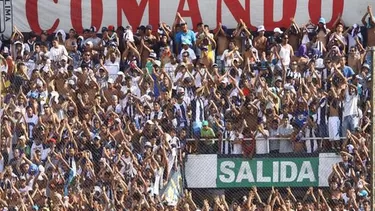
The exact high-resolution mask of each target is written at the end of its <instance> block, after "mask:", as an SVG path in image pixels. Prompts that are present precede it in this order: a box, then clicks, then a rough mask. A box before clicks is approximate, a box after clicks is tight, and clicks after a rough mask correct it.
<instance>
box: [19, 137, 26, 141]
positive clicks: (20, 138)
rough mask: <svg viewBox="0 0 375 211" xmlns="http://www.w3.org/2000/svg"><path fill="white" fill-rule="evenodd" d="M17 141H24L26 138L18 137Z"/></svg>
mask: <svg viewBox="0 0 375 211" xmlns="http://www.w3.org/2000/svg"><path fill="white" fill-rule="evenodd" d="M18 140H26V137H25V136H20V137H18Z"/></svg>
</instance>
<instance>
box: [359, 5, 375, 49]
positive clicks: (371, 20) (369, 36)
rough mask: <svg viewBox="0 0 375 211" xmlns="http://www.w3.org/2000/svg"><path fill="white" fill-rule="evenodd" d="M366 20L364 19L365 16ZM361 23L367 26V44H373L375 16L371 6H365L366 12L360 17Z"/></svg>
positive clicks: (374, 41) (374, 43) (374, 40)
mask: <svg viewBox="0 0 375 211" xmlns="http://www.w3.org/2000/svg"><path fill="white" fill-rule="evenodd" d="M367 15H368V16H369V17H368V21H366V17H367ZM362 23H363V25H365V26H366V28H367V46H375V18H374V15H373V14H372V8H371V6H367V12H366V14H365V15H364V16H363V18H362Z"/></svg>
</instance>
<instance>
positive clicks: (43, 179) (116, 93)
mask: <svg viewBox="0 0 375 211" xmlns="http://www.w3.org/2000/svg"><path fill="white" fill-rule="evenodd" d="M367 16H368V17H369V18H368V19H367ZM362 21H363V24H365V27H360V26H359V25H353V26H350V27H347V26H345V24H344V23H343V22H342V20H341V17H339V18H338V19H337V21H336V22H335V23H334V24H333V26H332V27H331V28H328V27H327V26H326V22H325V19H324V18H321V19H320V20H319V21H318V23H317V24H314V23H312V22H311V21H310V22H309V23H307V24H306V25H303V26H297V24H296V23H295V22H294V20H293V19H292V20H291V24H290V27H289V28H288V29H285V30H281V29H280V28H275V29H274V30H273V33H271V35H270V36H265V33H266V30H267V31H270V30H272V29H265V27H264V26H259V27H258V28H257V30H256V31H254V32H251V31H250V30H249V29H248V27H247V26H246V24H245V23H244V22H243V21H242V20H241V21H240V22H239V23H238V25H237V27H236V28H235V29H234V30H229V29H227V27H225V26H223V25H221V24H220V25H219V27H218V29H217V30H214V31H212V30H210V29H209V26H207V25H204V24H203V23H199V24H197V25H196V27H195V28H196V31H192V30H190V29H189V27H191V26H188V25H187V24H186V22H185V21H184V20H183V18H182V17H181V16H180V15H179V14H177V15H176V19H175V22H174V23H173V25H172V26H168V25H167V24H165V23H160V24H159V26H158V28H153V27H156V26H151V25H147V26H139V27H138V28H137V29H136V30H133V29H132V27H131V26H128V27H126V28H124V27H122V26H120V27H117V29H115V27H114V26H112V25H110V26H108V27H103V28H102V29H100V30H99V32H100V33H101V34H100V37H98V29H96V28H95V27H91V28H90V29H86V30H84V31H83V32H82V33H81V32H76V31H75V30H74V29H71V30H70V31H69V32H68V34H66V33H65V32H64V31H63V30H59V31H57V32H56V33H55V34H53V35H51V34H48V33H47V32H45V31H43V32H42V33H41V34H36V33H33V32H31V33H29V34H22V33H21V32H20V31H19V30H18V29H17V28H16V27H15V28H14V35H13V36H12V38H11V40H10V42H9V43H7V41H5V40H2V44H1V55H0V70H1V83H0V87H1V101H0V104H1V106H0V107H1V110H0V116H1V142H0V143H1V145H0V146H1V154H0V207H1V208H2V210H187V211H188V210H197V209H198V206H199V205H198V204H201V203H197V202H194V200H193V197H192V193H191V192H189V191H186V192H184V193H182V194H181V197H180V199H179V200H178V201H168V200H167V199H166V197H165V196H164V197H163V194H162V190H163V187H164V186H165V185H166V184H167V182H168V180H169V178H170V175H171V174H172V173H173V172H174V171H178V170H179V169H180V168H181V167H182V166H183V160H184V158H185V157H186V154H188V153H218V154H242V155H243V156H244V157H247V158H249V159H251V158H252V157H253V156H254V155H255V154H267V153H275V154H277V153H314V152H321V151H332V150H333V151H334V152H340V153H341V155H342V162H340V163H338V164H337V165H334V166H333V168H332V173H331V175H330V177H329V178H328V179H329V184H330V187H329V189H324V190H321V189H319V190H314V189H313V188H309V189H308V191H307V193H306V197H304V198H303V199H296V197H294V195H293V193H292V190H291V189H290V188H287V189H285V191H280V192H279V190H277V189H274V188H272V190H271V193H270V194H269V198H268V200H267V201H266V202H264V203H263V202H262V199H261V198H260V197H259V194H258V192H259V190H257V189H256V188H252V190H251V191H250V192H249V195H248V196H247V197H245V198H244V199H242V200H238V201H233V202H228V201H227V200H226V199H225V196H220V197H217V198H215V199H214V200H213V201H209V200H205V201H204V202H203V203H202V204H203V205H202V206H201V207H200V208H201V210H206V211H208V210H212V209H213V210H288V211H289V210H370V202H369V200H368V197H369V196H370V195H371V191H370V190H369V188H371V187H370V184H369V183H370V181H371V180H370V176H371V163H370V157H369V154H370V152H369V143H370V140H371V138H370V128H371V122H370V116H371V104H370V94H371V74H372V72H371V68H372V64H371V60H369V57H368V54H367V51H366V45H365V43H367V46H373V44H371V43H372V42H373V40H374V36H375V34H374V33H373V31H372V30H373V29H374V28H375V18H374V16H373V14H372V11H371V7H368V12H367V13H366V15H365V16H364V18H363V20H362ZM366 31H367V32H372V33H368V35H367V36H364V35H365V33H366ZM364 37H366V41H365V40H364ZM190 140H193V141H190ZM207 168H209V167H207ZM315 195H316V196H317V197H315ZM297 198H298V197H297ZM263 201H265V200H264V199H263ZM196 203H197V204H196Z"/></svg>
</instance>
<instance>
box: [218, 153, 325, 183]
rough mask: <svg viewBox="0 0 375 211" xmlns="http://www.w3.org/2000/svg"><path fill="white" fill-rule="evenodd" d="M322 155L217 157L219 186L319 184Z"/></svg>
mask: <svg viewBox="0 0 375 211" xmlns="http://www.w3.org/2000/svg"><path fill="white" fill-rule="evenodd" d="M318 172H319V157H304V158H291V157H289V158H288V157H283V158H253V159H251V160H249V159H244V158H217V177H216V187H217V188H239V187H251V186H256V187H271V186H274V187H287V186H290V187H310V186H318V185H319V174H318Z"/></svg>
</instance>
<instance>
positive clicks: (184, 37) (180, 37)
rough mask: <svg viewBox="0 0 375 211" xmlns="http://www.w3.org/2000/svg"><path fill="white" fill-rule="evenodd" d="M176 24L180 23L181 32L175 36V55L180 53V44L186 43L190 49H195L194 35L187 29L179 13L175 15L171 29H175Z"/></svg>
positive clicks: (195, 39)
mask: <svg viewBox="0 0 375 211" xmlns="http://www.w3.org/2000/svg"><path fill="white" fill-rule="evenodd" d="M177 22H180V27H181V31H179V32H177V33H176V35H175V42H176V48H177V53H180V51H181V44H182V43H183V42H185V43H187V44H188V45H189V47H190V48H192V49H195V42H196V41H197V38H196V36H195V33H194V32H193V31H192V30H189V29H188V26H187V23H186V22H185V21H184V19H182V17H181V15H180V13H177V17H176V20H175V22H174V24H173V26H174V27H173V28H175V27H176V25H177Z"/></svg>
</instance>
